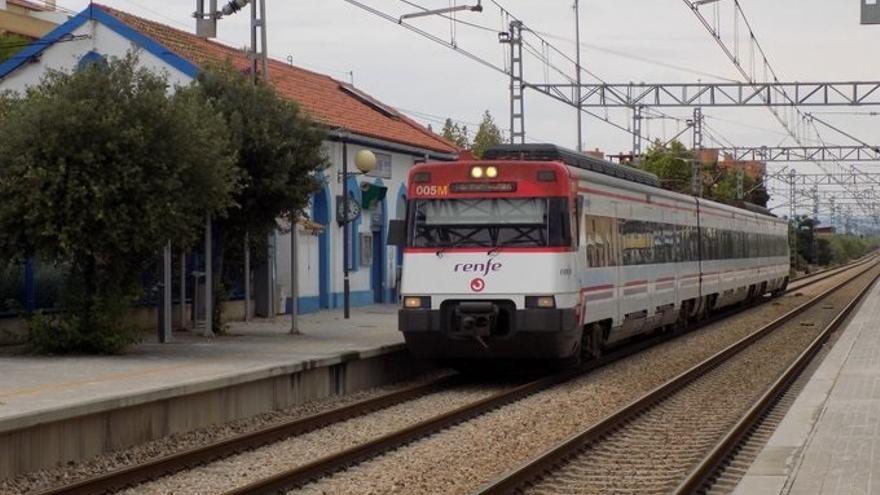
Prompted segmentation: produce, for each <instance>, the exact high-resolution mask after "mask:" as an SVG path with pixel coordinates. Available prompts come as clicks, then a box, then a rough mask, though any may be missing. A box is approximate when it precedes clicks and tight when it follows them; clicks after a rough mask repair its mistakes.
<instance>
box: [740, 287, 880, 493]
mask: <svg viewBox="0 0 880 495" xmlns="http://www.w3.org/2000/svg"><path fill="white" fill-rule="evenodd" d="M735 494H737V495H769V494H798V495H801V494H810V495H832V494H840V495H844V494H846V495H859V494H880V286H875V287H874V289H873V290H872V291H871V293H870V294H869V296H868V297H867V299H866V300H865V301H864V302H863V303H862V305H861V307H860V309H859V310H858V312H857V313H856V315H855V316H854V317H853V319H852V320H851V322H850V324H849V325H848V326H847V328H846V329H845V330H844V332H843V334H842V335H841V336H840V338H839V340H838V341H837V342H836V344H835V345H834V348H833V349H832V350H831V351H830V352H829V353H828V355H827V356H826V358H825V360H824V361H823V362H822V364H821V365H820V366H819V368H818V369H817V370H816V373H815V374H814V375H813V377H812V378H811V379H810V381H809V382H808V384H807V386H806V387H805V388H804V390H803V392H802V393H801V394H800V396H799V397H798V398H797V400H796V401H795V403H794V404H793V406H792V408H791V410H790V411H789V412H788V414H787V415H786V416H785V418H784V420H783V421H782V423H781V424H780V426H779V428H778V429H777V430H776V432H775V433H774V434H773V435H772V436H771V438H770V440H769V442H768V443H767V445H766V446H765V447H764V449H763V450H762V451H761V453H760V454H759V456H758V458H757V459H756V461H755V463H754V464H753V465H752V466H751V468H750V469H749V471H748V473H747V474H746V476H745V477H744V478H743V480H742V481H741V482H740V484H739V486H738V487H737V489H736V491H735Z"/></svg>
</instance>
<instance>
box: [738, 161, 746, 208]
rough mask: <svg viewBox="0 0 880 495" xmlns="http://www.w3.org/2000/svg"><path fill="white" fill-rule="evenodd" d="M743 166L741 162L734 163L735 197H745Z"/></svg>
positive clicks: (740, 198)
mask: <svg viewBox="0 0 880 495" xmlns="http://www.w3.org/2000/svg"><path fill="white" fill-rule="evenodd" d="M744 183H745V166H744V165H743V163H742V162H740V161H738V162H737V163H736V199H738V200H740V201H743V200H744V199H745V184H744Z"/></svg>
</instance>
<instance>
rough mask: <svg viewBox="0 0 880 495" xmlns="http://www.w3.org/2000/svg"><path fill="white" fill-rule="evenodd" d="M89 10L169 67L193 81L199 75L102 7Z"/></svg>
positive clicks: (197, 68) (197, 69) (183, 60)
mask: <svg viewBox="0 0 880 495" xmlns="http://www.w3.org/2000/svg"><path fill="white" fill-rule="evenodd" d="M89 9H93V18H94V19H95V20H96V21H98V22H100V23H101V24H103V25H105V26H107V27H108V28H110V29H112V30H113V31H114V32H116V33H117V34H118V35H120V36H122V37H123V38H126V39H128V40H129V41H131V42H132V43H134V44H136V45H138V46H140V47H141V48H143V49H144V50H146V51H147V52H149V53H151V54H153V55H155V56H156V57H158V58H160V59H161V60H162V61H163V62H165V63H167V64H168V65H170V66H171V67H174V68H175V69H177V70H179V71H180V72H182V73H184V74H186V75H187V76H188V77H190V78H192V79H195V78H196V77H198V75H199V67H198V66H197V65H196V64H194V63H192V62H190V61H189V60H187V59H185V58H183V57H181V56H180V55H178V54H177V53H175V52H174V51H172V50H170V49H168V48H167V47H165V46H164V45H162V44H161V43H159V42H157V41H156V40H154V39H153V38H150V37H149V36H147V35H145V34H143V33H141V32H140V31H138V30H136V29H134V28H132V27H131V26H129V25H128V24H126V23H125V22H124V21H122V20H121V19H119V18H118V17H116V16H114V15H113V14H112V13H110V12H108V11H105V10H104V6H102V5H92V6H90V7H89Z"/></svg>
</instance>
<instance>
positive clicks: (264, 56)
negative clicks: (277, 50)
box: [260, 0, 269, 82]
mask: <svg viewBox="0 0 880 495" xmlns="http://www.w3.org/2000/svg"><path fill="white" fill-rule="evenodd" d="M266 38H267V36H266V0H260V50H261V51H260V61H261V62H262V64H263V81H266V82H268V81H269V50H268V49H267V48H266Z"/></svg>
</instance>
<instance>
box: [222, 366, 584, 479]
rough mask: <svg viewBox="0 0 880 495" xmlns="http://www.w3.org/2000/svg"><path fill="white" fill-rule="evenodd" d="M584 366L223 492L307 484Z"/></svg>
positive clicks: (539, 388) (530, 392) (545, 385)
mask: <svg viewBox="0 0 880 495" xmlns="http://www.w3.org/2000/svg"><path fill="white" fill-rule="evenodd" d="M582 373H583V370H580V369H576V370H570V371H566V372H562V373H559V374H557V375H553V376H549V377H546V378H541V379H538V380H534V381H532V382H529V383H526V384H524V385H520V386H518V387H515V388H513V389H511V390H507V391H504V392H500V393H498V394H495V395H492V396H490V397H486V398H484V399H481V400H479V401H477V402H473V403H471V404H467V405H464V406H462V407H459V408H458V409H455V410H453V411H450V412H448V413H445V414H441V415H438V416H435V417H433V418H429V419H427V420H424V421H422V422H419V423H416V424H414V425H412V426H409V427H407V428H404V429H402V430H398V431H396V432H393V433H389V434H387V435H384V436H382V437H379V438H376V439H374V440H371V441H369V442H366V443H363V444H360V445H356V446H354V447H351V448H349V449H346V450H343V451H341V452H337V453H334V454H330V455H327V456H324V457H322V458H320V459H317V460H315V461H312V462H310V463H308V464H304V465H302V466H298V467H296V468H293V469H290V470H287V471H284V472H282V473H278V474H276V475H273V476H270V477H267V478H264V479H261V480H258V481H255V482H253V483H251V484H248V485H246V486H242V487H239V488H236V489H233V490H230V491H227V492H225V494H224V495H246V494H247V495H262V494H265V495H268V494H276V493H279V492H283V491H285V490H290V489H293V488H297V487H299V486H302V485H305V484H307V483H309V482H310V481H312V480H314V479H317V478H320V477H322V476H326V475H328V474H330V473H333V472H336V471H338V470H340V469H342V468H344V467H347V466H350V465H352V464H356V463H359V462H363V461H364V460H366V459H369V458H371V457H374V456H376V455H379V454H381V453H383V452H386V451H388V450H392V449H395V448H398V447H400V446H403V445H406V444H408V443H410V442H412V441H414V440H418V439H421V438H424V437H426V436H428V435H431V434H433V433H435V432H437V431H440V430H443V429H445V428H448V427H450V426H453V425H456V424H459V423H461V422H464V421H467V420H469V419H472V418H474V417H476V416H480V415H482V414H486V413H488V412H490V411H493V410H495V409H497V408H499V407H502V406H504V405H507V404H509V403H511V402H515V401H518V400H520V399H523V398H525V397H527V396H529V395H533V394H535V393H537V392H540V391H542V390H545V389H547V388H550V387H553V386H556V385H558V384H560V383H562V382H565V381H568V380H570V379H571V378H573V377H575V376H579V375H581V374H582Z"/></svg>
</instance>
